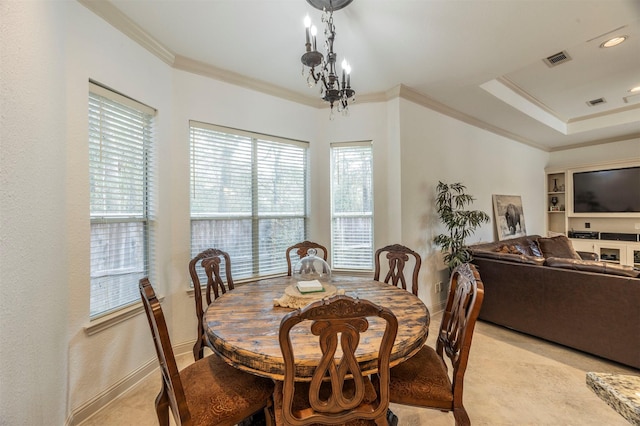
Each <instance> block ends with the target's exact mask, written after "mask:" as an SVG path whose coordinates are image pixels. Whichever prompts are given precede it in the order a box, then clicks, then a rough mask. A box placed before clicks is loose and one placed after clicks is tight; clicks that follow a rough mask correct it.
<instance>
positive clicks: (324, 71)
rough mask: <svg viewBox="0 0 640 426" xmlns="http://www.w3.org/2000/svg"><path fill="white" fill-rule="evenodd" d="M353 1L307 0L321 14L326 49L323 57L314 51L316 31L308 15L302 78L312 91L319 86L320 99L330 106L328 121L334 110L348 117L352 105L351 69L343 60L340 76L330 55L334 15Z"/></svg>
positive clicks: (334, 59)
mask: <svg viewBox="0 0 640 426" xmlns="http://www.w3.org/2000/svg"><path fill="white" fill-rule="evenodd" d="M352 1H353V0H307V2H308V3H309V4H310V5H312V6H313V7H315V8H316V9H319V10H322V22H323V23H324V24H325V29H324V36H325V48H326V57H325V56H323V55H322V53H320V52H318V50H317V49H316V34H317V29H316V27H315V26H314V25H312V24H311V19H310V18H309V15H307V16H306V17H305V19H304V24H305V32H306V42H305V48H306V49H305V50H306V51H305V53H304V55H302V58H301V61H302V75H303V76H304V75H305V74H306V78H307V84H308V85H309V87H314V86H315V85H317V84H318V82H321V84H320V95H321V96H322V99H323V100H325V101H327V102H329V104H330V105H331V118H333V106H334V104H335V105H336V109H337V110H338V112H342V113H343V114H345V115H346V114H347V113H348V111H349V102H354V101H355V94H356V92H355V90H353V89H352V88H351V66H350V65H349V63H348V62H347V60H346V59H344V60H343V61H342V64H341V65H342V76H341V78H340V77H338V73H337V72H336V58H337V55H336V54H335V52H334V51H333V43H334V41H335V38H336V27H335V26H334V25H333V11H334V10H339V9H342V8H343V7H345V6H347V5H348V4H349V3H351V2H352Z"/></svg>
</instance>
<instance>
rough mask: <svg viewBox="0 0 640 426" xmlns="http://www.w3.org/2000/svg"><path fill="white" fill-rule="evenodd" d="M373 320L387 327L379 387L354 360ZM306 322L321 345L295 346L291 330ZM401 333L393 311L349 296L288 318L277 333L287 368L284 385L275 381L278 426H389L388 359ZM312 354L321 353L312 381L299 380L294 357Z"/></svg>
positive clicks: (295, 313) (311, 306) (381, 343)
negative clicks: (313, 352) (321, 425)
mask: <svg viewBox="0 0 640 426" xmlns="http://www.w3.org/2000/svg"><path fill="white" fill-rule="evenodd" d="M369 317H377V318H382V320H384V324H385V331H384V335H383V337H382V339H381V342H380V350H379V353H378V374H379V378H380V380H378V381H376V385H375V386H374V385H373V384H372V382H371V380H370V379H369V376H368V375H367V374H366V373H367V372H363V371H361V369H360V365H359V364H358V361H357V360H356V350H357V349H358V343H359V342H360V340H361V338H362V339H366V338H367V337H366V330H367V328H368V327H369V321H368V319H367V318H369ZM377 318H376V319H377ZM303 321H306V322H310V326H309V328H307V326H306V324H305V325H304V327H305V328H304V330H305V331H307V330H310V332H311V333H313V334H314V335H316V336H318V346H305V345H297V344H295V343H292V337H291V335H292V329H293V328H294V326H296V325H298V324H300V323H301V322H303ZM397 331H398V320H397V319H396V316H395V315H394V314H393V312H391V310H389V309H387V308H384V307H381V306H378V305H376V304H374V303H372V302H370V301H368V300H362V299H353V298H351V297H349V296H345V295H338V296H333V297H331V298H328V299H324V300H320V301H317V302H313V303H311V304H309V305H307V306H306V307H304V308H302V309H298V310H296V311H293V312H290V313H289V314H287V315H286V316H285V317H284V318H283V319H282V321H281V323H280V331H279V340H280V349H281V350H282V356H283V359H284V366H285V368H284V381H282V382H277V383H276V390H275V393H274V410H275V420H276V424H277V425H280V424H285V425H308V424H316V423H318V424H330V425H335V424H346V425H354V424H357V425H367V424H372V425H374V424H377V425H380V426H382V425H385V426H386V425H387V410H388V407H389V393H388V391H389V389H388V387H389V361H390V356H391V349H392V348H393V343H394V341H395V338H396V334H397ZM294 333H295V332H294ZM293 340H294V342H295V337H294V338H293ZM318 347H319V348H318ZM310 351H318V352H320V353H321V355H320V362H319V364H318V366H317V367H316V368H315V370H314V371H313V375H312V378H311V381H310V382H297V381H296V354H298V355H301V354H302V353H305V352H307V353H308V352H310ZM338 354H340V358H339V359H338V358H336V356H337V355H338ZM303 364H304V362H303Z"/></svg>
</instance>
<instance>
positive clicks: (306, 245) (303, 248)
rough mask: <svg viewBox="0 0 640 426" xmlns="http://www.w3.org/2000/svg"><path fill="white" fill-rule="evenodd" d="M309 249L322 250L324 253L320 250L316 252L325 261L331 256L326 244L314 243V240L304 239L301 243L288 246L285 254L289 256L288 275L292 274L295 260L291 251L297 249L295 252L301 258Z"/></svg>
mask: <svg viewBox="0 0 640 426" xmlns="http://www.w3.org/2000/svg"><path fill="white" fill-rule="evenodd" d="M309 249H316V250H318V249H320V250H322V253H319V252H316V253H317V255H318V256H322V259H324V261H325V262H326V260H327V258H328V256H329V252H328V251H327V248H326V247H325V246H323V245H321V244H318V243H314V242H313V241H302V242H301V243H297V244H294V245H292V246H291V247H289V248H287V251H286V253H285V255H286V257H287V275H288V276H291V272H292V268H293V266H292V263H293V260H292V259H291V257H292V254H291V252H292V251H293V250H295V252H294V254H296V255H297V256H298V259H301V258H303V257H305V256H306V255H307V252H308V251H309Z"/></svg>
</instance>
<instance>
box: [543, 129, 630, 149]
mask: <svg viewBox="0 0 640 426" xmlns="http://www.w3.org/2000/svg"><path fill="white" fill-rule="evenodd" d="M631 139H640V133H632V134H630V135H622V136H616V137H612V138H606V139H597V140H594V141H589V142H583V143H576V144H573V145H565V146H561V147H557V148H551V149H548V150H547V151H549V152H558V151H566V150H568V149H576V148H585V147H587V146H596V145H605V144H608V143H613V142H622V141H628V140H631Z"/></svg>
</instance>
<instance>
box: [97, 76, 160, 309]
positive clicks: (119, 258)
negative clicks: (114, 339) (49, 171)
mask: <svg viewBox="0 0 640 426" xmlns="http://www.w3.org/2000/svg"><path fill="white" fill-rule="evenodd" d="M154 114H155V111H154V110H153V109H151V108H149V107H147V106H146V105H143V104H140V103H138V102H136V101H133V100H131V99H129V98H126V97H124V96H122V95H119V94H117V93H115V92H112V91H110V90H108V89H105V88H103V87H101V86H98V85H95V84H93V83H91V84H90V86H89V179H90V197H91V198H90V217H91V300H90V316H91V317H92V318H95V317H98V316H101V315H103V314H106V313H108V312H111V311H114V310H116V309H118V308H122V307H124V306H127V305H130V304H132V303H136V302H138V301H139V300H140V293H139V291H138V281H139V280H140V278H142V277H144V276H147V275H149V264H150V258H151V252H152V247H153V243H152V241H153V240H152V233H151V222H150V221H151V219H152V215H151V206H152V200H151V194H152V191H151V183H152V182H153V179H152V170H153V167H152V155H151V154H152V150H151V144H152V136H153V132H152V129H153V117H154Z"/></svg>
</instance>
